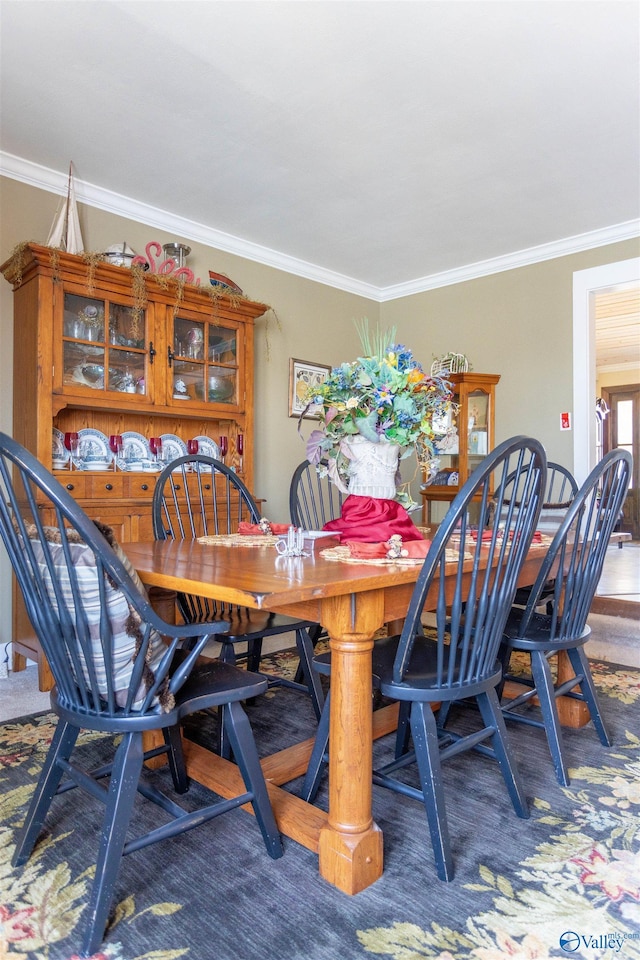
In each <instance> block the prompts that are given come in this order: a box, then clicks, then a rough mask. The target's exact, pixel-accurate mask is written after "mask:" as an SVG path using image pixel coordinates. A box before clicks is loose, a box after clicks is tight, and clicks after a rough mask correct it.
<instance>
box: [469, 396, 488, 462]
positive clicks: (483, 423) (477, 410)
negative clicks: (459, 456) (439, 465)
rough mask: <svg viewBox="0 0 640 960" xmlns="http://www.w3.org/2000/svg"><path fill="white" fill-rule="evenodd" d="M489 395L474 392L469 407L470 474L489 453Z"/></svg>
mask: <svg viewBox="0 0 640 960" xmlns="http://www.w3.org/2000/svg"><path fill="white" fill-rule="evenodd" d="M488 416H489V394H488V393H485V392H484V390H473V391H472V392H471V393H470V394H469V398H468V406H467V462H468V464H469V471H468V472H469V474H471V473H472V472H473V471H474V470H475V468H476V467H477V466H478V464H479V463H480V461H481V460H483V459H484V457H486V455H487V454H488V452H489V424H488Z"/></svg>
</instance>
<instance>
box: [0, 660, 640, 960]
mask: <svg viewBox="0 0 640 960" xmlns="http://www.w3.org/2000/svg"><path fill="white" fill-rule="evenodd" d="M296 665H297V661H296V658H295V655H294V654H292V653H291V652H286V653H284V654H282V655H276V657H275V658H274V659H273V662H272V667H273V669H274V670H275V669H276V668H278V669H279V668H282V667H284V668H285V669H288V670H289V671H290V672H293V671H294V670H295V667H296ZM593 670H594V675H595V679H596V683H597V685H598V688H599V691H600V696H601V700H602V705H603V709H604V712H605V715H606V718H607V722H608V724H609V727H610V732H611V734H612V736H613V739H614V746H613V747H611V748H609V749H606V748H604V747H602V746H601V744H600V742H599V741H598V739H597V736H596V734H595V732H594V730H593V728H592V726H591V725H589V726H588V727H586V728H583V729H581V730H567V731H566V749H567V753H568V756H569V765H570V773H571V781H572V782H571V785H570V786H569V787H566V788H563V787H560V786H559V785H558V784H557V782H556V780H555V777H554V774H553V769H552V765H551V760H550V757H549V754H548V750H547V747H546V741H545V739H544V736H543V733H542V731H541V730H538V729H535V728H531V727H525V726H523V725H521V724H518V725H517V726H516V725H513V726H510V727H509V730H510V735H511V738H512V741H513V743H514V746H515V748H516V750H517V754H518V758H519V765H520V769H521V772H522V775H523V778H524V781H525V787H526V791H527V795H528V799H529V803H530V809H531V818H530V819H529V820H519V819H518V818H517V817H516V816H515V814H514V812H513V810H512V808H511V805H510V802H509V799H508V796H507V794H506V790H505V788H504V785H503V782H502V779H501V777H500V774H499V771H498V769H497V767H496V765H495V764H494V763H493V762H492V761H490V760H488V759H487V758H484V757H481V756H476V755H473V756H471V755H468V754H465V755H463V756H461V757H457V758H453V759H452V760H450V761H449V762H448V763H447V765H446V766H445V773H444V783H445V792H446V799H447V813H448V817H449V828H450V833H451V837H452V844H453V854H454V859H455V865H456V875H455V878H454V880H453V881H452V882H451V883H448V884H445V883H442V882H441V881H439V880H438V879H437V878H436V874H435V870H434V865H433V855H432V850H431V845H430V842H429V837H428V830H427V826H426V818H425V815H424V810H423V809H422V807H421V806H420V805H419V804H418V803H416V801H413V800H411V799H409V798H404V797H398V796H396V795H394V794H391V793H389V791H385V790H382V789H380V788H378V787H375V788H374V816H375V818H376V821H377V822H378V823H379V825H380V826H381V828H382V829H383V831H384V844H385V871H384V875H383V876H382V878H381V879H380V880H378V881H377V882H376V883H375V884H374V885H373V886H371V887H369V888H368V889H367V890H364V891H363V892H362V893H360V894H358V895H356V896H354V897H348V896H346V895H344V894H342V893H340V892H339V891H337V890H335V889H334V888H333V887H331V886H330V885H329V884H327V883H326V882H325V881H323V880H322V879H321V878H320V877H319V875H318V869H317V857H316V856H315V855H314V854H312V853H311V852H310V851H308V850H305V849H304V848H302V847H300V846H299V845H297V844H296V843H294V842H293V841H291V840H287V841H286V842H285V846H286V852H285V855H284V857H282V858H281V859H280V860H277V861H272V860H270V859H269V857H268V856H267V854H266V852H265V850H264V847H263V845H262V841H261V838H260V835H259V832H258V830H257V827H256V825H255V821H254V818H253V817H251V816H250V815H249V814H247V813H245V812H244V811H242V810H236V811H234V812H233V813H231V814H227V815H225V816H223V817H221V818H219V819H217V820H214V821H212V822H210V823H209V824H207V825H205V826H202V827H200V828H198V829H197V830H193V831H191V832H190V833H188V834H185V835H183V836H181V837H179V838H176V839H174V840H171V841H166V842H165V843H162V844H157V845H155V846H152V847H149V848H147V849H145V850H140V851H138V852H136V853H133V854H131V855H130V856H129V857H127V858H125V860H124V861H123V863H122V867H121V869H120V873H119V876H118V883H117V890H116V897H115V899H114V912H113V917H112V921H111V924H110V926H109V929H108V930H107V933H106V936H105V941H104V944H103V946H102V947H101V950H100V952H99V953H98V954H96V955H95V957H94V960H174V958H178V957H185V958H188V960H373V958H379V957H383V958H389V960H502V958H511V960H543V958H547V957H565V958H571V957H576V958H582V960H596V958H613V957H619V958H621V960H631V958H640V671H638V670H634V669H631V668H627V667H620V666H616V665H612V664H605V663H601V662H594V663H593ZM247 710H248V713H249V716H250V718H251V721H252V724H253V727H254V731H255V735H256V740H257V742H258V748H259V750H260V752H261V753H262V754H266V753H269V752H271V750H272V749H273V748H274V746H286V745H287V744H288V743H290V742H294V741H295V740H297V739H301V738H303V737H305V736H310V735H312V733H313V729H314V719H313V713H312V710H311V707H310V704H309V702H308V698H307V697H305V696H302V695H300V694H298V693H296V692H294V691H291V690H287V689H284V688H274V689H272V690H271V691H270V694H269V695H268V696H266V697H262V698H260V699H259V700H258V701H257V702H256V703H254V704H251V705H249V706H248V708H247ZM471 714H472V712H471V711H468V710H467V711H461V712H460V715H459V716H458V717H455V718H453V720H454V721H455V722H456V723H461V724H463V725H464V724H472V723H473V716H472V715H471ZM54 723H55V717H54V716H53V715H52V714H50V713H43V714H38V715H34V716H31V717H25V718H23V719H21V720H16V721H12V722H9V723H5V724H4V725H2V726H0V814H1V815H0V894H1V896H0V960H2V958H5V957H7V958H12V960H75V958H76V952H77V950H78V946H79V942H80V941H79V931H80V930H81V929H82V922H83V910H84V907H85V904H86V901H87V898H88V891H89V889H90V882H91V877H92V871H93V864H94V862H95V856H96V850H97V844H98V838H99V833H100V823H101V817H102V806H101V804H99V803H98V802H97V801H94V800H92V799H91V798H88V797H87V796H86V795H80V794H79V792H78V791H71V792H69V793H66V794H65V795H64V796H62V797H59V798H57V799H56V800H55V801H54V804H53V807H52V810H51V811H50V814H49V818H48V820H47V823H46V825H45V829H44V830H43V833H42V836H41V839H40V841H39V843H38V845H37V846H36V848H35V850H34V852H33V854H32V856H31V859H30V860H29V861H28V863H27V864H26V866H24V867H21V868H12V867H11V856H12V854H13V850H14V843H15V836H16V831H17V829H18V827H19V825H20V823H21V822H22V819H23V816H24V812H25V809H26V806H27V804H28V801H29V797H30V795H31V792H32V789H33V786H34V784H35V782H36V779H37V775H38V772H39V769H40V767H41V764H42V762H43V759H44V756H45V753H46V749H47V747H48V743H49V741H50V738H51V735H52V731H53V725H54ZM215 723H216V721H215V718H214V717H212V716H210V715H208V714H207V715H198V716H197V717H194V718H192V719H191V720H190V722H189V725H188V728H187V731H186V733H187V735H188V736H190V737H191V738H193V739H196V740H199V741H200V742H202V743H204V744H208V743H210V742H212V737H213V736H214V734H215ZM109 746H110V744H109V741H108V739H107V740H105V738H103V737H101V736H98V735H91V736H88V735H86V736H84V737H83V743H82V750H83V752H84V753H85V754H86V755H87V757H88V758H89V759H90V760H91V762H93V763H95V764H96V765H99V764H100V763H101V762H103V760H104V759H105V758H106V757H107V756H108V755H109V749H108V748H109ZM390 749H392V738H390V737H387V738H385V739H384V740H382V741H379V742H378V743H376V745H375V752H376V756H377V757H379V756H382V754H383V753H384V752H385V751H387V753H388V751H389V750H390ZM149 776H150V777H151V778H152V779H153V780H154V782H157V783H159V784H160V785H161V786H162V788H163V789H165V790H166V791H167V792H170V788H169V786H168V783H169V780H168V775H167V774H166V772H165V771H163V770H159V771H151V772H150V773H149ZM299 786H300V783H299V782H293V783H292V784H290V785H289V787H288V788H289V789H291V790H293V791H295V790H297V789H299ZM207 796H208V792H207V791H206V790H205V789H204V788H202V787H200V786H198V785H197V784H194V785H193V786H192V788H191V790H190V791H189V793H188V794H186V795H185V797H184V798H179V802H180V803H182V804H184V805H185V806H187V805H190V804H192V805H193V806H196V805H200V804H201V803H202V801H203V799H205V798H206V797H207ZM317 802H318V804H319V805H321V806H324V805H325V804H326V787H325V788H324V789H323V790H322V791H321V793H320V795H319V798H318V800H317ZM158 816H159V811H158V810H157V808H155V807H153V806H152V805H149V804H147V803H146V802H145V801H144V800H142V799H140V800H139V805H138V808H137V811H136V822H135V824H134V826H133V830H135V831H136V832H142V831H143V830H146V829H148V828H149V826H150V825H152V824H157V823H158Z"/></svg>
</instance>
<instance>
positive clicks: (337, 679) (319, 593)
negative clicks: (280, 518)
mask: <svg viewBox="0 0 640 960" xmlns="http://www.w3.org/2000/svg"><path fill="white" fill-rule="evenodd" d="M124 549H125V552H126V554H127V556H128V557H129V559H130V561H131V562H132V564H133V565H134V567H135V568H136V570H137V571H138V573H139V575H140V577H141V579H142V581H143V582H144V583H145V584H146V585H148V586H153V587H160V588H165V589H167V590H176V591H182V592H186V593H192V594H195V595H198V596H204V597H209V598H212V599H215V600H219V601H224V602H227V603H233V604H239V605H241V606H246V607H250V608H253V609H257V610H266V611H273V612H277V613H283V614H288V615H289V616H292V617H295V618H296V619H300V620H302V619H305V620H311V621H314V622H317V623H321V624H322V625H323V627H324V628H325V629H326V630H327V632H328V634H329V637H330V646H331V657H332V659H331V707H330V739H329V804H328V812H325V811H323V810H321V809H320V808H319V807H316V806H313V805H312V804H308V803H306V802H305V801H303V800H302V799H301V798H300V797H297V796H295V795H294V794H293V793H292V792H290V791H288V790H285V789H283V785H284V784H286V783H289V782H290V781H292V780H293V779H295V778H297V777H300V776H302V775H303V774H304V772H305V770H306V767H307V764H308V761H309V756H310V753H311V748H312V745H313V740H306V741H304V742H303V743H300V744H296V745H294V746H292V747H289V748H287V749H285V750H282V751H280V752H279V753H276V754H273V755H272V756H270V757H266V758H265V759H264V760H263V761H262V767H263V770H264V773H265V778H266V780H267V785H268V789H269V794H270V797H271V801H272V804H273V808H274V813H275V816H276V820H277V822H278V826H279V828H280V830H281V831H282V833H283V834H284V835H285V836H288V837H291V838H292V839H294V840H296V841H297V842H299V843H301V844H303V845H304V846H305V847H307V848H308V849H311V850H313V851H315V852H317V853H318V855H319V870H320V874H321V876H322V877H324V878H325V879H326V880H328V881H329V882H330V883H332V884H334V886H336V887H338V888H339V889H340V890H342V891H344V892H345V893H348V894H355V893H358V892H359V891H360V890H363V889H364V888H366V887H367V886H369V885H370V884H372V883H374V882H375V881H376V880H377V879H378V878H379V877H380V876H381V875H382V870H383V836H382V831H381V830H380V828H379V827H378V825H377V824H376V823H375V822H374V819H373V816H372V806H371V804H372V744H373V740H374V739H375V738H376V737H378V736H382V735H384V734H385V733H387V732H390V731H391V730H393V729H394V727H395V726H396V724H397V704H396V705H394V706H392V707H385V708H383V709H381V710H376V711H375V712H374V711H373V708H372V677H371V653H372V649H373V643H374V636H375V634H376V633H377V632H378V631H379V629H380V628H381V627H382V626H384V625H385V624H388V623H390V622H392V621H397V620H400V619H402V618H403V617H404V615H405V613H406V610H407V607H408V604H409V600H410V597H411V593H412V591H413V587H414V584H415V581H416V579H417V577H418V574H419V572H420V569H421V565H420V564H414V565H401V564H398V563H393V562H389V563H386V564H384V565H369V564H364V563H342V562H336V561H334V560H329V559H326V558H325V557H323V556H322V555H321V553H312V554H311V555H309V556H305V557H291V558H289V557H280V556H279V555H278V554H277V552H276V550H275V549H274V547H273V545H265V546H258V547H243V546H226V545H220V544H215V545H210V544H206V545H205V544H201V543H198V542H197V541H190V540H183V541H173V540H165V541H158V542H153V543H127V544H126V545H124ZM545 551H546V547H544V546H536V545H534V546H532V548H531V550H530V552H529V555H528V557H527V560H526V562H525V565H524V567H523V570H522V574H521V578H520V582H521V583H523V584H524V583H533V581H534V580H535V575H536V573H537V570H538V567H539V565H540V563H541V561H542V558H543V556H544V553H545ZM451 566H452V568H454V567H455V564H452V565H451ZM452 572H453V569H452ZM452 579H453V578H452ZM451 590H452V591H453V583H452V587H451ZM425 609H427V610H428V609H429V597H427V602H426V606H425ZM185 757H186V762H187V769H188V773H189V775H190V776H191V777H193V779H195V780H197V781H199V782H200V783H202V784H204V785H206V786H208V787H209V788H210V789H212V790H214V791H215V792H216V793H218V794H220V795H222V796H233V795H234V794H237V793H238V792H241V780H240V774H239V771H238V769H237V767H236V766H235V764H233V763H232V762H230V761H228V760H223V759H222V758H221V757H219V756H217V755H216V754H213V753H212V752H211V751H209V750H206V749H205V748H203V747H201V746H198V745H197V744H194V743H191V742H190V741H185Z"/></svg>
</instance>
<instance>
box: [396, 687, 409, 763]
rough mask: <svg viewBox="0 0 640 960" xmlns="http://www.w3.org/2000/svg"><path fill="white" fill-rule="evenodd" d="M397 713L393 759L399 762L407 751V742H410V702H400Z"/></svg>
mask: <svg viewBox="0 0 640 960" xmlns="http://www.w3.org/2000/svg"><path fill="white" fill-rule="evenodd" d="M399 707H400V709H399V711H398V729H397V730H396V751H395V758H396V760H399V759H400V757H403V756H404V755H405V753H408V751H409V742H410V740H411V723H410V716H411V701H410V700H400V702H399Z"/></svg>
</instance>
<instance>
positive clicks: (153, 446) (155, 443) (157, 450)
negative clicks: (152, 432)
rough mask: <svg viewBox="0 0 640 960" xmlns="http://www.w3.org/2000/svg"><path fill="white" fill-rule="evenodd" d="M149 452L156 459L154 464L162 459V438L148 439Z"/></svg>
mask: <svg viewBox="0 0 640 960" xmlns="http://www.w3.org/2000/svg"><path fill="white" fill-rule="evenodd" d="M149 450H151V453H152V454H153V455H154V457H155V458H156V463H158V460H160V459H161V457H162V437H149Z"/></svg>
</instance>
